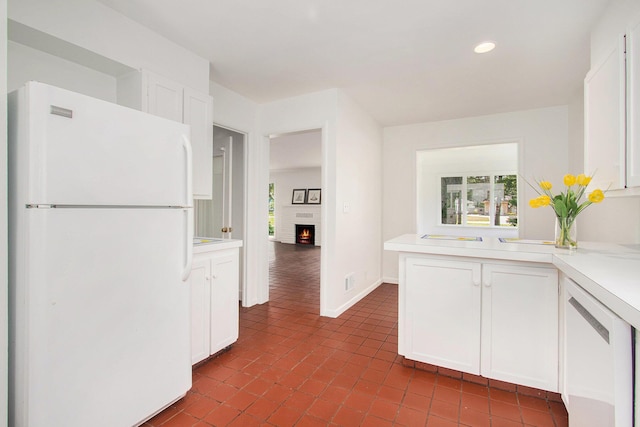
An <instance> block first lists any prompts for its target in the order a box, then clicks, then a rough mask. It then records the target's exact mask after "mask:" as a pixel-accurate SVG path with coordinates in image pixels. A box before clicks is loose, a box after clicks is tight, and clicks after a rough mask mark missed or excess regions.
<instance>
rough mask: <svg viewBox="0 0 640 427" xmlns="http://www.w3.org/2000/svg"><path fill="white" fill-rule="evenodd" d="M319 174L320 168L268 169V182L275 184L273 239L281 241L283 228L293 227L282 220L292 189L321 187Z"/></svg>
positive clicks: (318, 242) (289, 201)
mask: <svg viewBox="0 0 640 427" xmlns="http://www.w3.org/2000/svg"><path fill="white" fill-rule="evenodd" d="M321 174H322V170H321V169H320V168H301V169H286V170H272V171H270V173H269V182H272V183H274V184H275V217H276V224H275V240H277V241H279V242H281V241H282V239H281V237H282V236H281V234H282V232H283V231H285V230H288V231H290V230H289V228H291V227H293V225H292V224H290V223H289V224H288V223H284V222H283V214H284V211H285V207H286V206H291V196H292V194H293V189H294V188H306V189H308V188H321V185H322V175H321ZM321 201H322V198H321ZM303 206H304V205H303ZM287 242H288V241H287ZM316 245H318V246H319V245H320V241H319V240H318V239H316Z"/></svg>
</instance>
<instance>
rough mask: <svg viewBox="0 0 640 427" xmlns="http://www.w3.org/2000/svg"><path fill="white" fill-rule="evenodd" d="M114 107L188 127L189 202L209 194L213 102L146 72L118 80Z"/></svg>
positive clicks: (137, 72)
mask: <svg viewBox="0 0 640 427" xmlns="http://www.w3.org/2000/svg"><path fill="white" fill-rule="evenodd" d="M117 97H118V104H120V105H125V106H127V107H131V108H135V109H138V110H141V111H145V112H147V113H150V114H153V115H156V116H160V117H164V118H166V119H170V120H175V121H177V122H181V123H185V124H188V125H190V126H191V148H192V152H193V198H194V199H211V197H212V194H213V183H212V180H211V178H212V173H213V163H212V157H213V98H211V96H209V95H208V94H205V93H200V92H197V91H195V90H193V89H191V88H188V87H185V86H183V85H181V84H179V83H176V82H174V81H172V80H169V79H166V78H164V77H162V76H158V75H157V74H153V73H151V72H149V71H146V70H143V71H133V72H131V73H128V74H126V75H123V76H121V77H119V78H118V90H117Z"/></svg>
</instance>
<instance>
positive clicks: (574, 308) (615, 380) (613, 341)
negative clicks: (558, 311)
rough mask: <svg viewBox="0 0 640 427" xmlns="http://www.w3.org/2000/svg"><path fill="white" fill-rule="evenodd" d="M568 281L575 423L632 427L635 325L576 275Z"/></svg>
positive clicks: (569, 375)
mask: <svg viewBox="0 0 640 427" xmlns="http://www.w3.org/2000/svg"><path fill="white" fill-rule="evenodd" d="M564 285H565V298H564V304H565V306H564V310H565V381H566V383H565V386H566V387H565V390H566V394H567V396H565V397H566V403H567V411H568V413H569V426H570V427H591V426H593V427H631V426H632V425H633V354H632V335H631V326H630V325H629V324H628V323H626V322H625V321H623V320H622V319H620V318H619V317H618V316H616V315H615V314H614V313H612V312H611V311H610V310H609V309H607V308H606V307H605V306H604V305H602V304H601V303H600V302H599V301H597V300H596V299H595V298H593V297H592V296H591V295H590V294H588V293H587V292H586V291H585V290H584V289H582V288H581V287H580V286H578V285H577V284H576V283H575V282H574V281H572V280H571V279H568V278H566V277H565V278H564Z"/></svg>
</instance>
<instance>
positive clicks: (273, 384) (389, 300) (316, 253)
mask: <svg viewBox="0 0 640 427" xmlns="http://www.w3.org/2000/svg"><path fill="white" fill-rule="evenodd" d="M270 250H271V252H270V264H269V269H270V298H271V300H270V301H269V302H268V303H266V304H263V305H258V306H254V307H251V308H241V309H240V337H239V339H238V341H237V342H236V343H235V344H234V345H233V346H232V347H231V349H230V350H228V351H226V352H225V353H222V354H220V355H219V356H217V357H214V358H212V359H210V360H209V361H207V362H205V363H204V364H201V365H199V366H198V367H196V368H195V369H194V373H193V388H192V389H191V391H190V392H189V393H188V394H187V396H186V397H185V398H184V399H182V400H180V401H179V402H177V403H176V404H175V405H173V406H171V407H170V408H168V409H166V410H165V411H163V412H162V413H160V414H158V415H157V416H155V417H154V418H152V419H151V420H149V421H148V422H147V423H145V424H144V425H145V426H154V427H155V426H163V427H183V426H199V427H200V426H202V427H204V426H278V427H285V426H471V427H482V426H493V427H510V426H538V427H545V426H553V427H564V426H567V424H568V422H567V413H566V411H565V409H564V406H563V404H562V403H560V402H557V401H551V400H547V399H540V398H536V397H532V396H528V395H523V394H520V393H513V392H507V391H504V390H498V389H495V388H493V387H492V388H489V387H487V386H483V385H479V384H475V383H472V382H467V381H463V380H461V379H454V378H451V377H448V376H443V375H438V374H434V373H429V372H425V371H422V370H417V369H415V368H410V367H406V366H404V365H403V363H402V357H400V356H398V354H397V342H398V330H397V328H398V304H397V303H398V292H397V286H396V285H391V284H382V285H381V286H379V287H378V288H377V289H376V290H375V291H373V292H372V293H371V294H369V295H368V296H366V297H365V298H364V299H363V300H361V301H360V302H359V303H357V304H356V305H355V306H353V307H352V308H350V309H349V310H348V311H346V312H345V313H344V314H343V315H341V316H340V317H339V318H337V319H331V318H325V317H320V316H319V315H318V313H319V312H320V249H319V248H310V247H299V246H295V245H287V244H281V243H270ZM436 326H437V325H436ZM452 339H453V337H452ZM110 410H117V408H111V409H110Z"/></svg>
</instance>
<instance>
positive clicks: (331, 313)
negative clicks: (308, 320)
mask: <svg viewBox="0 0 640 427" xmlns="http://www.w3.org/2000/svg"><path fill="white" fill-rule="evenodd" d="M381 284H382V280H380V279H378V280H376V281H375V282H374V283H373V284H371V285H370V286H369V287H367V288H365V289H363V290H362V291H360V292H359V293H358V294H357V295H354V296H353V297H352V298H351V299H350V300H349V301H347V302H345V303H344V304H342V305H341V306H340V307H338V308H337V309H335V310H327V311H326V312H324V313H320V315H321V316H326V317H333V318H336V317H338V316H340V315H341V314H342V313H344V312H345V311H347V310H348V309H350V308H351V307H353V306H354V305H355V304H356V303H357V302H358V301H360V300H361V299H362V298H364V297H366V296H367V295H369V294H370V293H371V292H372V291H373V290H374V289H376V288H377V287H378V286H380V285H381Z"/></svg>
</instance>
